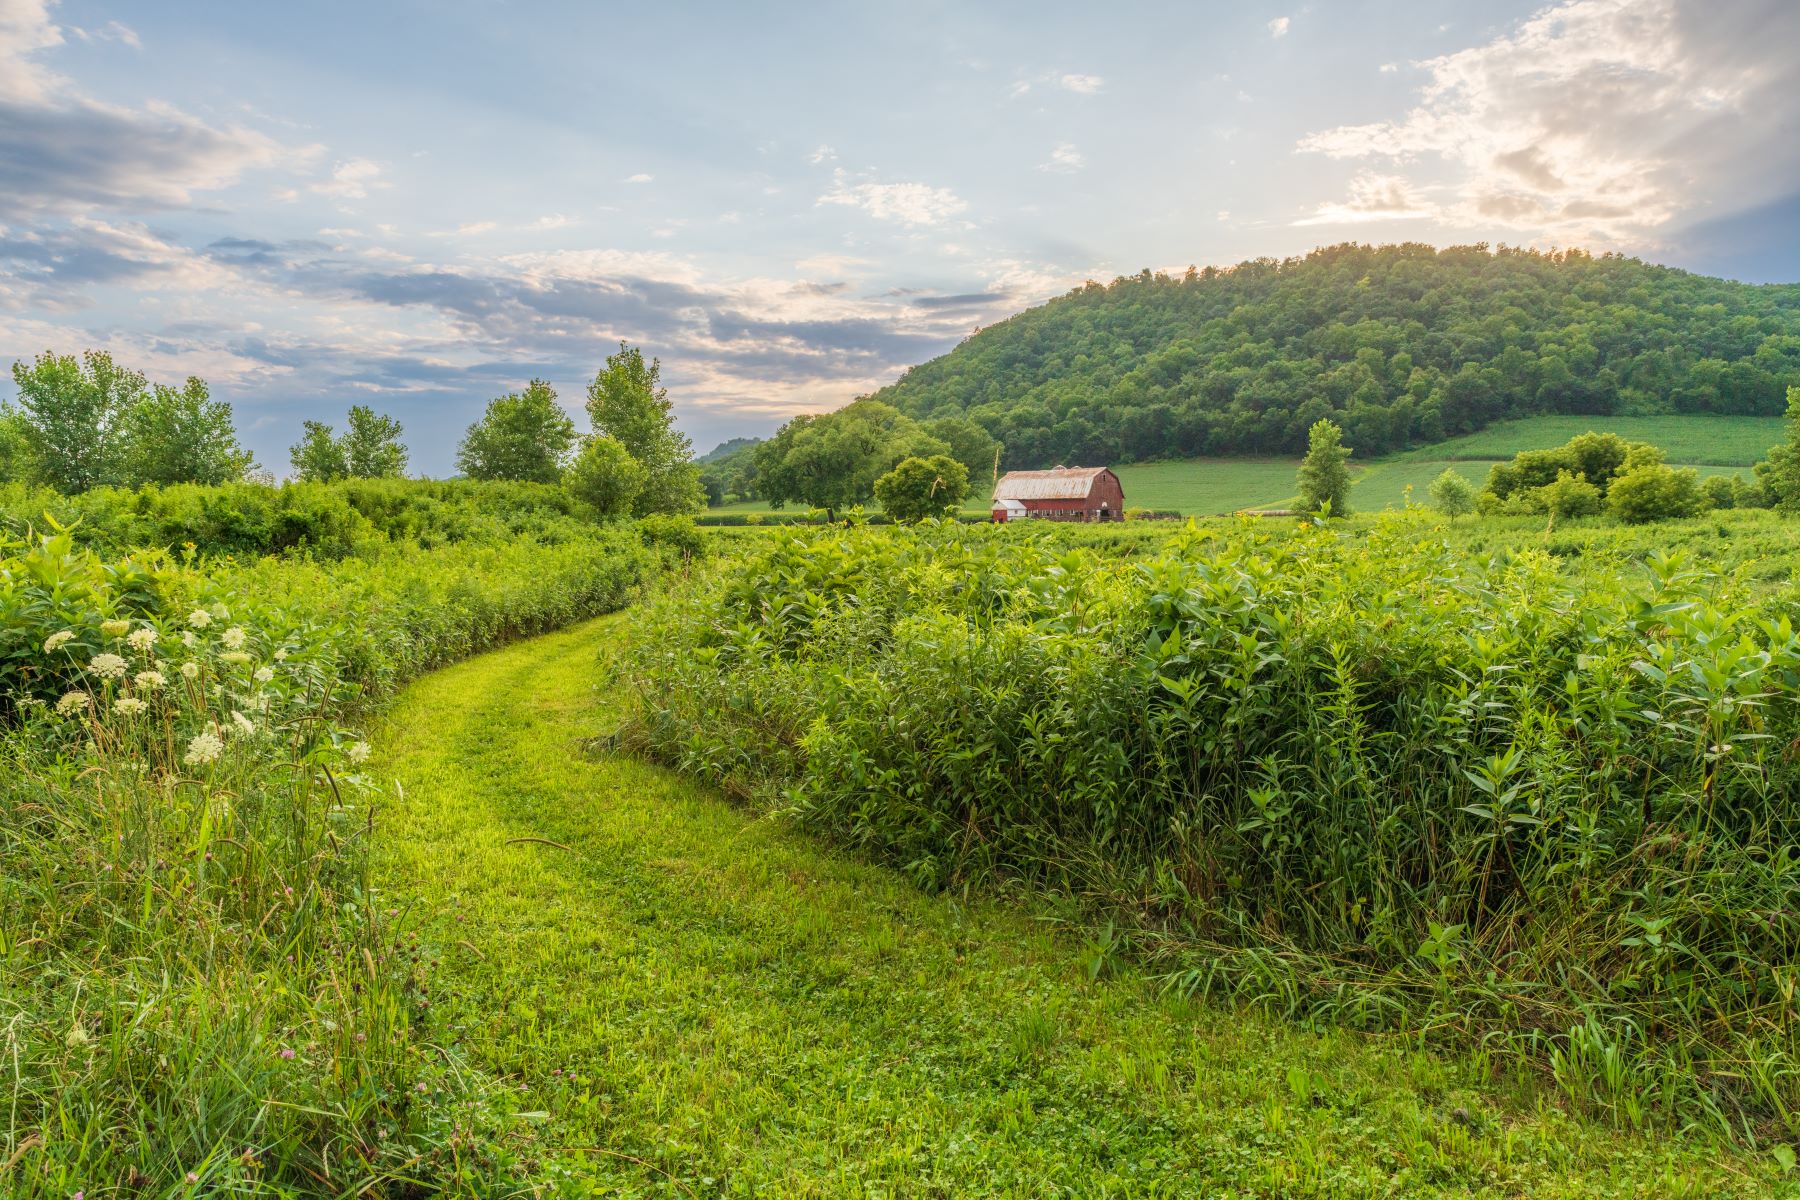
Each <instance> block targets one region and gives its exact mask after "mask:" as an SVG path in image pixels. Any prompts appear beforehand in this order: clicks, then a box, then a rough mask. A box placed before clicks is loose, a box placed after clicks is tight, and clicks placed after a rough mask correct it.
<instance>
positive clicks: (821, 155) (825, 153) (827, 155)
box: [806, 143, 837, 163]
mask: <svg viewBox="0 0 1800 1200" xmlns="http://www.w3.org/2000/svg"><path fill="white" fill-rule="evenodd" d="M836 158H837V151H836V150H833V149H832V148H831V147H830V146H827V145H825V144H824V143H820V144H819V147H818V148H817V149H816V150H814V151H813V152H812V153H811V154H809V155H807V156H806V161H807V162H809V163H822V162H831V161H832V160H834V159H836Z"/></svg>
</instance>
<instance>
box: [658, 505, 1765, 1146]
mask: <svg viewBox="0 0 1800 1200" xmlns="http://www.w3.org/2000/svg"><path fill="white" fill-rule="evenodd" d="M1576 525H1577V526H1580V523H1579V522H1577V523H1576ZM1331 526H1332V527H1331V528H1318V527H1306V526H1302V527H1301V528H1299V529H1293V528H1282V529H1276V528H1272V527H1271V526H1270V525H1269V524H1268V523H1266V522H1263V523H1258V522H1249V521H1246V522H1244V523H1240V524H1220V525H1210V526H1204V527H1195V528H1192V529H1190V530H1189V531H1187V532H1186V533H1184V534H1182V535H1181V536H1180V537H1178V538H1177V539H1176V540H1175V541H1173V542H1170V543H1168V544H1167V545H1164V546H1161V547H1156V548H1150V549H1146V542H1145V540H1144V538H1143V536H1142V535H1138V536H1137V537H1136V539H1135V540H1134V541H1130V542H1126V543H1123V544H1119V543H1109V540H1108V539H1109V537H1110V536H1111V535H1110V534H1106V533H1102V532H1101V531H1098V530H1096V531H1093V532H1091V533H1088V534H1086V535H1076V536H1068V535H1063V534H1062V532H1061V531H1057V534H1056V535H1055V536H1052V535H1051V534H1049V533H1047V532H1044V533H1040V532H1038V531H1034V530H1030V529H1011V528H1003V529H960V530H959V529H956V528H954V527H927V528H923V529H918V530H910V531H909V530H866V529H852V530H848V531H844V530H834V531H822V532H815V531H807V532H804V533H798V534H793V533H781V534H774V533H771V534H769V535H767V536H768V538H769V539H770V544H768V545H767V546H766V548H761V549H759V550H755V551H753V552H752V553H751V555H750V557H749V558H748V559H747V561H744V562H741V563H738V564H735V565H734V566H733V568H732V569H731V570H730V571H728V572H725V573H723V574H721V575H720V576H719V577H717V578H715V579H713V580H711V581H710V582H708V583H707V584H705V585H703V586H701V587H699V588H698V589H696V590H692V591H681V592H677V593H675V594H673V595H672V596H670V597H669V598H667V599H664V600H662V601H660V602H658V603H657V604H656V605H654V606H653V607H652V608H651V610H650V611H649V612H647V613H646V614H645V615H644V617H643V622H644V626H645V628H646V630H647V636H645V637H644V638H643V639H642V640H641V641H640V642H639V644H638V648H637V651H636V653H635V656H634V660H633V667H632V677H633V681H634V684H635V686H636V688H637V689H638V691H639V694H640V696H641V698H642V709H641V715H640V717H639V719H638V722H637V724H636V726H635V727H634V737H635V741H636V744H638V745H640V746H642V747H644V748H645V749H646V750H648V751H649V752H651V753H654V754H657V755H659V756H661V757H664V758H666V759H668V760H669V761H671V762H673V763H675V764H677V765H678V766H679V767H681V768H682V769H684V770H687V771H690V772H693V773H695V774H697V775H699V776H700V777H702V778H706V779H709V780H713V781H715V782H717V783H718V784H719V785H720V786H722V787H724V788H725V789H726V790H727V791H729V792H731V793H732V794H735V795H739V796H743V797H746V798H748V799H751V800H752V801H753V802H755V803H756V804H758V805H759V806H761V807H763V808H765V809H767V810H769V811H775V812H781V813H784V814H787V815H789V816H791V817H792V818H793V819H795V820H796V821H798V822H799V823H800V824H801V825H803V826H804V827H807V828H811V829H815V830H818V831H820V832H822V833H826V834H829V835H830V836H832V837H834V838H836V839H839V840H841V841H843V842H844V843H846V844H848V845H850V846H853V847H855V848H857V849H858V850H859V851H861V852H864V853H868V854H871V855H874V856H877V857H879V858H880V859H882V860H883V861H887V862H890V863H892V864H894V865H895V866H896V867H898V868H899V869H901V870H902V871H904V872H906V873H907V874H908V875H909V876H911V877H912V878H914V879H915V880H917V881H918V882H919V883H920V884H921V885H922V886H925V887H927V888H930V889H934V890H956V891H961V890H964V889H969V888H976V887H998V886H1007V885H1016V884H1023V885H1028V886H1030V887H1033V888H1039V889H1047V890H1049V891H1052V892H1055V893H1060V894H1068V895H1072V896H1076V897H1079V898H1081V899H1082V900H1083V901H1084V902H1085V903H1086V904H1087V905H1089V906H1090V910H1091V915H1092V916H1093V917H1095V918H1096V919H1099V920H1111V921H1113V922H1115V923H1116V924H1117V925H1118V927H1119V928H1121V929H1126V930H1130V931H1132V935H1133V942H1134V944H1135V945H1136V946H1137V947H1138V948H1139V949H1140V950H1141V951H1142V952H1143V953H1145V954H1147V955H1148V956H1149V957H1150V958H1151V959H1152V960H1153V961H1154V962H1156V963H1157V964H1159V969H1160V970H1162V971H1163V972H1164V973H1165V974H1166V976H1167V978H1168V979H1169V981H1170V982H1171V984H1172V985H1173V986H1175V987H1177V988H1178V989H1179V990H1181V991H1183V992H1184V993H1189V994H1194V995H1203V996H1214V997H1220V998H1225V999H1229V1000H1233V1001H1241V1002H1247V1003H1251V1004H1255V1005H1259V1006H1263V1007H1268V1008H1272V1009H1275V1010H1278V1011H1280V1012H1282V1013H1285V1014H1288V1015H1293V1016H1302V1017H1313V1018H1318V1019H1323V1020H1328V1021H1331V1022H1334V1023H1341V1024H1347V1025H1350V1026H1353V1027H1359V1028H1371V1029H1376V1028H1383V1029H1393V1028H1400V1029H1407V1030H1411V1031H1416V1032H1425V1033H1429V1034H1432V1035H1435V1036H1440V1037H1443V1038H1446V1039H1450V1040H1453V1041H1456V1042H1459V1043H1461V1044H1465V1045H1476V1046H1480V1047H1481V1048H1482V1049H1483V1050H1484V1052H1486V1053H1489V1054H1492V1055H1494V1056H1496V1057H1497V1058H1510V1059H1514V1060H1516V1061H1520V1062H1524V1063H1530V1064H1533V1065H1534V1066H1535V1068H1537V1069H1540V1070H1542V1071H1543V1072H1544V1073H1545V1075H1546V1076H1547V1077H1548V1078H1550V1079H1551V1080H1553V1081H1554V1083H1555V1085H1556V1086H1557V1087H1558V1088H1560V1089H1561V1090H1562V1092H1563V1093H1564V1094H1566V1096H1567V1097H1568V1099H1569V1100H1570V1101H1571V1102H1572V1103H1575V1104H1577V1105H1579V1106H1580V1107H1582V1108H1583V1109H1585V1110H1587V1111H1590V1112H1593V1113H1596V1114H1600V1115H1602V1116H1603V1117H1605V1118H1606V1119H1609V1120H1612V1121H1615V1122H1617V1123H1619V1124H1620V1125H1623V1126H1629V1127H1648V1126H1658V1127H1665V1128H1670V1127H1674V1128H1680V1127H1687V1128H1693V1127H1705V1128H1709V1129H1712V1130H1714V1131H1716V1132H1718V1133H1720V1134H1722V1135H1727V1136H1732V1137H1740V1138H1752V1139H1754V1138H1759V1137H1760V1138H1774V1139H1791V1138H1793V1137H1794V1136H1795V1135H1796V1133H1800V1129H1797V1128H1796V1123H1797V1119H1796V1116H1795V1114H1796V1113H1797V1112H1800V1084H1797V1083H1796V1081H1797V1080H1800V1059H1797V1057H1796V1049H1797V1047H1796V1044H1795V1041H1794V1034H1793V1032H1792V1031H1793V1029H1794V1024H1793V1017H1794V1012H1793V1005H1794V989H1793V986H1792V981H1793V972H1794V970H1795V966H1794V961H1795V954H1796V951H1797V950H1800V931H1797V930H1796V928H1795V927H1794V926H1793V923H1792V922H1791V921H1790V919H1789V914H1790V913H1791V912H1792V911H1794V909H1795V907H1796V905H1795V901H1796V899H1797V897H1796V895H1795V887H1796V880H1797V879H1800V875H1796V874H1795V872H1794V871H1793V869H1792V863H1791V862H1790V858H1791V847H1792V844H1793V842H1794V836H1795V829H1794V828H1793V813H1792V804H1791V797H1792V795H1794V794H1795V792H1796V789H1797V788H1800V777H1797V776H1796V773H1795V766H1794V763H1793V759H1792V754H1791V745H1792V744H1793V743H1795V741H1796V739H1797V738H1800V709H1796V708H1795V702H1794V696H1795V687H1796V684H1797V683H1800V638H1797V637H1796V634H1795V632H1794V627H1793V623H1794V619H1795V615H1796V613H1795V604H1794V600H1793V594H1792V591H1791V589H1790V588H1789V587H1787V586H1785V585H1786V583H1787V581H1788V580H1791V578H1792V573H1793V570H1794V566H1795V564H1796V562H1797V561H1800V544H1797V543H1796V539H1795V535H1794V533H1793V531H1792V529H1791V527H1789V526H1787V525H1785V524H1784V523H1782V522H1781V521H1780V519H1779V518H1777V517H1775V516H1773V515H1771V514H1767V513H1746V514H1742V515H1737V514H1728V515H1720V516H1717V517H1714V518H1711V519H1710V520H1708V521H1705V522H1695V523H1692V524H1688V525H1679V524H1677V525H1663V526H1658V527H1656V530H1655V534H1654V536H1651V535H1648V534H1646V535H1644V536H1637V535H1634V534H1631V533H1629V532H1627V531H1626V530H1624V529H1621V528H1619V527H1617V526H1600V525H1588V526H1585V527H1575V528H1565V529H1562V530H1559V531H1558V533H1557V534H1555V535H1549V536H1548V537H1547V536H1546V535H1545V534H1544V533H1543V531H1542V526H1541V524H1537V525H1535V526H1533V525H1531V524H1529V523H1528V524H1526V525H1524V526H1519V525H1513V526H1510V527H1509V526H1507V525H1505V523H1503V522H1499V521H1492V520H1490V521H1484V522H1480V523H1477V524H1473V525H1466V526H1465V528H1464V529H1463V530H1461V531H1455V530H1452V529H1450V528H1448V527H1445V526H1442V525H1440V524H1435V523H1434V518H1432V517H1430V516H1428V515H1426V516H1422V515H1420V514H1417V513H1409V514H1400V515H1395V516H1390V517H1386V518H1383V519H1379V520H1377V521H1374V522H1366V521H1365V522H1360V523H1354V524H1352V525H1351V526H1350V527H1349V528H1339V523H1337V522H1332V523H1331ZM1528 528H1529V529H1531V530H1532V532H1530V533H1527V532H1525V530H1526V529H1528ZM1083 541H1086V542H1088V543H1089V544H1087V545H1081V544H1078V543H1080V542H1083Z"/></svg>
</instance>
